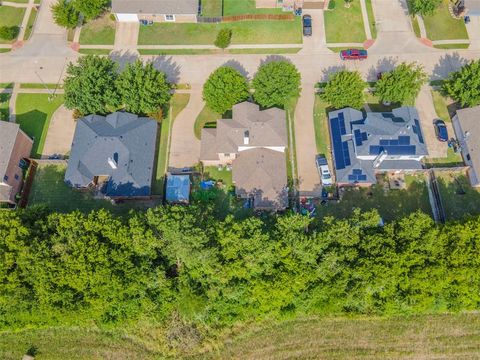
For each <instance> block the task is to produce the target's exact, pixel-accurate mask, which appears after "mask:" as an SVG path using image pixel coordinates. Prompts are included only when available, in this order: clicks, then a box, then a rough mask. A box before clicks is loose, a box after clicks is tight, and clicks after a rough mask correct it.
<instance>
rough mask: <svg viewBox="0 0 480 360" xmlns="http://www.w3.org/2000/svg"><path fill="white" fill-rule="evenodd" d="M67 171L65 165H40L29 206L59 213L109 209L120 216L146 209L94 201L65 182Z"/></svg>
mask: <svg viewBox="0 0 480 360" xmlns="http://www.w3.org/2000/svg"><path fill="white" fill-rule="evenodd" d="M65 171H66V166H65V165H40V166H39V167H38V168H37V172H36V174H35V179H34V181H33V185H32V189H31V191H30V196H29V199H28V205H29V206H32V205H46V206H48V207H49V208H50V209H52V210H55V211H58V212H71V211H74V210H80V211H82V212H89V211H91V210H98V209H108V210H110V211H112V212H114V213H116V214H118V215H121V214H125V213H127V212H128V211H129V210H130V209H132V208H135V209H143V208H145V206H142V204H141V203H134V202H131V203H128V202H126V203H123V204H120V205H113V204H112V203H111V202H110V201H107V200H102V199H94V198H93V195H92V194H91V193H89V192H87V193H85V192H80V191H77V190H74V189H72V188H71V187H70V186H68V185H67V184H66V183H65V181H64V179H65Z"/></svg>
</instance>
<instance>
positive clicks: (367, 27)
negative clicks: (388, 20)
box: [360, 0, 373, 40]
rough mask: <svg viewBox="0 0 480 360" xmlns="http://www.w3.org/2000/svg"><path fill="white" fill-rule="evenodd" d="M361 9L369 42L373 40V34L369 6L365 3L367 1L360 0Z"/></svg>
mask: <svg viewBox="0 0 480 360" xmlns="http://www.w3.org/2000/svg"><path fill="white" fill-rule="evenodd" d="M360 7H361V8H362V18H363V27H364V28H365V35H366V36H367V40H368V39H371V38H372V32H371V30H370V21H369V19H368V11H367V4H366V3H365V0H360ZM372 20H373V19H372Z"/></svg>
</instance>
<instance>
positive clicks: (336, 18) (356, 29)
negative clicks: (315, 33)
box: [324, 0, 366, 43]
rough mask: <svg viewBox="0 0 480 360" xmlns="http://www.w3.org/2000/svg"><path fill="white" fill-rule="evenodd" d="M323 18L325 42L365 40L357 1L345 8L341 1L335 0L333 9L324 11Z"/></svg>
mask: <svg viewBox="0 0 480 360" xmlns="http://www.w3.org/2000/svg"><path fill="white" fill-rule="evenodd" d="M324 18H325V33H326V37H327V43H349V42H357V43H362V42H364V41H365V40H366V35H365V28H364V26H363V19H362V9H361V7H360V2H359V1H354V2H352V3H351V6H350V8H346V7H345V6H344V5H343V1H340V0H336V6H335V9H333V10H327V11H325V12H324Z"/></svg>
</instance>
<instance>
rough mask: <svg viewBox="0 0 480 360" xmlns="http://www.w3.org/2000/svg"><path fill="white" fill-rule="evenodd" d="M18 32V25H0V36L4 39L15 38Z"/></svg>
mask: <svg viewBox="0 0 480 360" xmlns="http://www.w3.org/2000/svg"><path fill="white" fill-rule="evenodd" d="M19 32H20V28H19V27H18V26H2V27H0V38H2V39H5V40H15V39H16V38H17V36H18V33H19Z"/></svg>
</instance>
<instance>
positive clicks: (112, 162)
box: [108, 153, 118, 170]
mask: <svg viewBox="0 0 480 360" xmlns="http://www.w3.org/2000/svg"><path fill="white" fill-rule="evenodd" d="M108 165H110V167H111V168H112V169H114V170H116V169H117V167H118V153H114V154H113V157H109V158H108Z"/></svg>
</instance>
